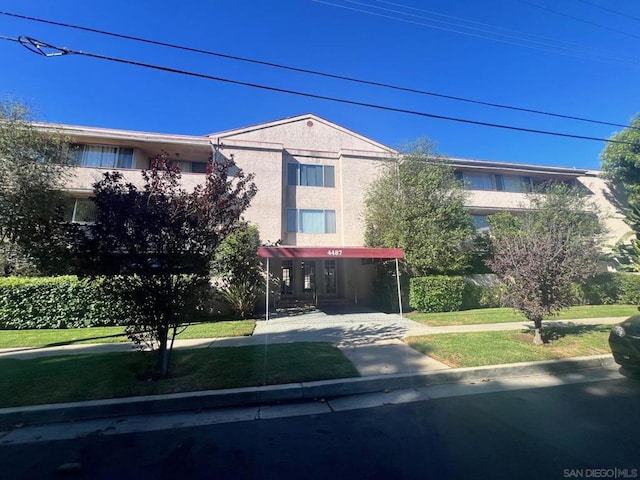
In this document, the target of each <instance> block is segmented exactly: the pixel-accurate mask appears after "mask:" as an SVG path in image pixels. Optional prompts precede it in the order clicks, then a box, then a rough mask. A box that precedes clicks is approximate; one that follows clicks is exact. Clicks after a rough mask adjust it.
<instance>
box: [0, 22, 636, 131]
mask: <svg viewBox="0 0 640 480" xmlns="http://www.w3.org/2000/svg"><path fill="white" fill-rule="evenodd" d="M0 15H5V16H9V17H15V18H20V19H23V20H29V21H34V22H39V23H44V24H49V25H56V26H60V27H64V28H71V29H75V30H82V31H87V32H91V33H98V34H100V35H107V36H110V37H115V38H122V39H125V40H133V41H136V42H142V43H147V44H151V45H157V46H161V47H167V48H173V49H177V50H183V51H188V52H192V53H199V54H205V55H210V56H215V57H219V58H225V59H229V60H236V61H241V62H245V63H251V64H255V65H262V66H267V67H272V68H278V69H282V70H288V71H293V72H298V73H304V74H309V75H316V76H320V77H324V78H331V79H335V80H342V81H348V82H353V83H358V84H361V85H370V86H374V87H380V88H387V89H392V90H396V91H401V92H407V93H414V94H419V95H426V96H431V97H437V98H444V99H447V100H454V101H459V102H466V103H471V104H476V105H483V106H487V107H493V108H501V109H505V110H513V111H519V112H526V113H533V114H536V115H546V116H550V117H556V118H564V119H568V120H575V121H580V122H587V123H594V124H599V125H608V126H613V127H622V128H635V127H633V126H631V125H626V124H621V123H614V122H606V121H602V120H595V119H591V118H585V117H578V116H575V115H565V114H561V113H555V112H548V111H543V110H537V109H532V108H525V107H518V106H514V105H505V104H499V103H494V102H485V101H482V100H475V99H471V98H465V97H459V96H455V95H446V94H443V93H437V92H431V91H426V90H420V89H415V88H408V87H402V86H398V85H392V84H389V83H383V82H376V81H371V80H365V79H361V78H355V77H350V76H345V75H336V74H332V73H327V72H321V71H318V70H310V69H305V68H298V67H292V66H289V65H283V64H279V63H273V62H266V61H262V60H256V59H252V58H246V57H239V56H235V55H228V54H224V53H220V52H214V51H211V50H204V49H200V48H194V47H187V46H184V45H178V44H174V43H167V42H162V41H158V40H151V39H148V38H142V37H136V36H132V35H125V34H121V33H115V32H109V31H106V30H99V29H96V28H90V27H84V26H80V25H73V24H69V23H63V22H57V21H53V20H46V19H42V18H36V17H31V16H27V15H20V14H17V13H11V12H4V11H0Z"/></svg>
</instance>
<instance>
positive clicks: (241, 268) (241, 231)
mask: <svg viewBox="0 0 640 480" xmlns="http://www.w3.org/2000/svg"><path fill="white" fill-rule="evenodd" d="M259 246H260V232H259V231H258V227H256V226H255V225H248V224H242V225H240V226H239V227H238V228H237V229H235V230H234V231H233V232H231V233H230V234H229V235H228V236H227V237H226V238H225V239H224V240H223V241H222V242H221V243H220V245H219V246H218V248H217V250H216V252H215V255H214V257H213V262H212V268H211V273H212V275H213V276H214V277H216V278H217V279H218V280H219V281H221V283H222V285H221V287H220V289H221V293H222V296H223V298H224V299H225V300H226V301H227V303H229V305H230V306H231V308H232V309H233V311H234V312H235V313H236V314H238V315H240V316H241V317H243V318H244V317H245V316H246V315H249V314H251V313H252V312H253V310H254V308H255V306H256V302H257V300H258V296H259V295H260V293H261V292H262V285H263V284H264V281H263V268H262V262H261V261H260V257H258V247H259Z"/></svg>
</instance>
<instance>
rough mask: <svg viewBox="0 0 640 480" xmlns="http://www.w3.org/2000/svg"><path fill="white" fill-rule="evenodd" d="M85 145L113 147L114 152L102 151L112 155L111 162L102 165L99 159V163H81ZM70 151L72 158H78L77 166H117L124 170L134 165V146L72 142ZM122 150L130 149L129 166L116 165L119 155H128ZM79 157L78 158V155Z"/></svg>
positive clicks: (103, 147)
mask: <svg viewBox="0 0 640 480" xmlns="http://www.w3.org/2000/svg"><path fill="white" fill-rule="evenodd" d="M86 147H90V148H94V149H97V148H102V149H105V148H106V149H110V150H111V149H115V152H113V154H112V153H111V152H106V153H104V152H103V153H102V155H108V156H112V155H113V160H114V161H113V162H112V163H111V164H110V165H103V162H102V159H101V161H100V165H85V164H84V163H83V158H82V157H83V154H84V151H85V148H86ZM69 149H70V153H71V156H72V157H73V159H74V160H79V161H78V162H77V163H75V165H76V166H78V167H88V168H118V169H126V170H131V169H133V165H134V160H135V148H133V147H120V146H118V145H97V144H90V143H74V144H71V145H70V147H69ZM123 150H130V151H131V164H130V165H129V166H124V167H123V166H118V162H119V159H120V156H121V155H128V153H126V154H125V153H123V152H122V151H123ZM78 154H79V157H80V158H78V156H77V155H78Z"/></svg>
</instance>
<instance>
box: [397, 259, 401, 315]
mask: <svg viewBox="0 0 640 480" xmlns="http://www.w3.org/2000/svg"><path fill="white" fill-rule="evenodd" d="M396 279H397V280H398V306H399V307H400V317H402V292H401V290H400V267H399V265H398V259H397V258H396Z"/></svg>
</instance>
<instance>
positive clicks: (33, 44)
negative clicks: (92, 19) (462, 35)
mask: <svg viewBox="0 0 640 480" xmlns="http://www.w3.org/2000/svg"><path fill="white" fill-rule="evenodd" d="M2 39H3V40H10V41H14V42H18V43H20V44H21V45H23V46H24V47H26V48H28V49H29V50H30V51H32V52H34V53H37V54H39V55H43V56H45V57H51V56H62V55H68V54H75V55H80V56H85V57H90V58H96V59H99V60H107V61H111V62H116V63H122V64H126V65H134V66H138V67H144V68H150V69H153V70H159V71H163V72H168V73H176V74H180V75H186V76H190V77H195V78H202V79H206V80H214V81H218V82H224V83H228V84H232V85H241V86H245V87H251V88H257V89H261V90H267V91H271V92H278V93H285V94H288V95H296V96H299V97H306V98H313V99H316V100H325V101H330V102H335V103H342V104H346V105H354V106H358V107H366V108H372V109H376V110H383V111H388V112H396V113H404V114H408V115H414V116H419V117H426V118H434V119H438V120H448V121H452V122H458V123H466V124H471V125H480V126H484V127H492V128H501V129H504V130H512V131H519V132H527V133H535V134H541V135H551V136H556V137H564V138H574V139H578V140H593V141H598V142H608V143H619V144H624V145H633V146H640V145H639V144H637V143H633V142H626V141H622V140H612V139H606V138H599V137H590V136H586V135H574V134H570V133H562V132H553V131H549V130H538V129H533V128H525V127H516V126H513V125H505V124H499V123H491V122H483V121H480V120H470V119H465V118H458V117H449V116H445V115H437V114H433V113H428V112H421V111H417V110H408V109H403V108H396V107H390V106H386V105H379V104H375V103H367V102H359V101H356V100H349V99H345V98H339V97H330V96H326V95H319V94H315V93H309V92H302V91H298V90H289V89H285V88H279V87H273V86H270V85H262V84H257V83H251V82H243V81H240V80H233V79H229V78H223V77H217V76H214V75H208V74H205V73H199V72H191V71H187V70H180V69H177V68H172V67H166V66H163V65H156V64H152V63H144V62H138V61H135V60H128V59H123V58H117V57H110V56H107V55H100V54H95V53H90V52H84V51H81V50H72V49H70V48H66V47H57V46H55V45H50V44H47V43H45V42H41V41H39V40H35V39H32V38H29V37H25V36H21V37H19V38H18V39H15V38H10V37H2Z"/></svg>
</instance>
